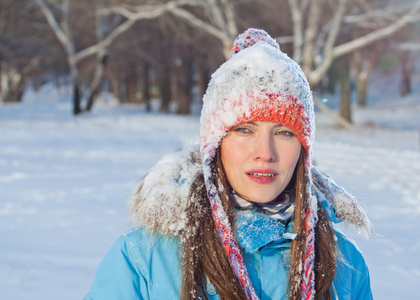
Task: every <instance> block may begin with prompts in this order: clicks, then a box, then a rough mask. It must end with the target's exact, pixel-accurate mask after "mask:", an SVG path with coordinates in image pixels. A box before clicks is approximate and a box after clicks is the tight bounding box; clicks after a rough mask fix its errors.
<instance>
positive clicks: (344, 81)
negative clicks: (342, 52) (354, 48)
mask: <svg viewBox="0 0 420 300" xmlns="http://www.w3.org/2000/svg"><path fill="white" fill-rule="evenodd" d="M338 68H339V70H338V73H339V76H340V116H341V117H342V118H343V119H345V120H346V121H348V122H350V123H353V122H352V118H351V109H350V104H351V85H350V64H349V59H348V57H347V56H345V57H343V58H342V59H341V60H340V63H339V64H338Z"/></svg>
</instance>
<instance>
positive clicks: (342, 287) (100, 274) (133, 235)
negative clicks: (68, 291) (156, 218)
mask: <svg viewBox="0 0 420 300" xmlns="http://www.w3.org/2000/svg"><path fill="white" fill-rule="evenodd" d="M247 214H248V215H245V216H244V215H243V214H242V215H239V216H237V217H236V225H237V232H238V240H239V243H240V245H241V250H242V251H243V253H244V256H245V262H246V267H247V270H248V272H249V275H250V278H251V281H252V283H253V285H254V288H255V289H256V293H257V295H258V296H259V297H260V299H262V300H263V299H287V288H286V286H287V280H288V279H287V276H288V268H289V265H290V245H291V239H292V238H293V234H291V233H292V231H293V223H290V224H289V225H288V226H287V227H286V228H285V227H284V225H282V224H281V223H280V222H279V221H277V220H274V219H272V218H270V217H267V216H265V215H262V214H260V213H257V212H248V213H247ZM253 228H259V230H253ZM264 231H265V233H264V234H261V232H264ZM336 236H337V242H338V246H339V248H340V251H341V254H342V258H341V259H340V260H339V262H338V268H337V274H336V277H335V279H334V284H333V287H332V289H331V294H332V299H340V300H350V299H353V300H356V299H357V300H364V299H372V293H371V289H370V280H369V272H368V268H367V266H366V264H365V261H364V259H363V257H362V255H361V253H360V251H359V250H358V249H357V247H356V246H355V244H354V243H353V242H352V241H350V240H349V239H348V238H346V237H345V236H344V235H343V234H342V233H340V232H338V231H336ZM180 285H181V275H180V265H179V243H178V240H177V239H176V238H167V237H164V236H162V235H152V234H151V233H150V232H149V231H148V230H147V229H144V228H137V229H134V230H132V231H130V232H129V233H127V234H126V235H124V236H122V237H120V238H119V239H118V240H117V242H116V243H115V244H114V245H113V246H112V248H111V250H110V251H109V252H108V254H107V255H106V256H105V258H104V259H103V261H102V262H101V263H100V265H99V267H98V270H97V273H96V277H95V280H94V282H93V284H92V287H91V289H90V291H89V293H88V295H87V296H86V297H85V300H88V299H96V300H99V299H101V300H106V299H127V300H128V299H179V293H180ZM207 294H208V297H209V299H219V297H218V295H217V293H216V290H215V288H214V286H213V285H212V284H211V283H208V284H207Z"/></svg>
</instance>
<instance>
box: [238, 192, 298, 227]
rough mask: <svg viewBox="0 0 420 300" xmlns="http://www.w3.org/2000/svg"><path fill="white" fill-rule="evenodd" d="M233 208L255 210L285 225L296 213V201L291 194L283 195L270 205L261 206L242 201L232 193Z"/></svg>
mask: <svg viewBox="0 0 420 300" xmlns="http://www.w3.org/2000/svg"><path fill="white" fill-rule="evenodd" d="M232 196H233V197H232V198H233V207H234V208H235V209H237V210H239V211H244V210H254V211H257V212H259V213H262V214H264V215H267V216H269V217H271V218H273V219H276V220H279V221H280V222H282V223H283V224H284V225H287V223H288V222H289V221H290V220H291V219H292V216H293V213H294V211H295V205H294V199H293V197H292V196H291V195H290V194H289V193H285V192H284V193H281V194H280V195H279V196H278V197H277V198H276V199H274V200H273V201H271V202H269V203H265V204H259V203H254V202H250V201H247V200H245V199H242V198H241V197H240V196H238V194H236V193H235V191H232Z"/></svg>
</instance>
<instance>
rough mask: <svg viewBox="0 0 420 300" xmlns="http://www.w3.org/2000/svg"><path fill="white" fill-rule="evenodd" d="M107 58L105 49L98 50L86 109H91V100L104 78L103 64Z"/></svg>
mask: <svg viewBox="0 0 420 300" xmlns="http://www.w3.org/2000/svg"><path fill="white" fill-rule="evenodd" d="M107 58H108V54H107V52H106V51H105V50H104V51H99V52H98V54H97V56H96V68H95V74H94V76H93V80H92V82H91V84H90V87H89V90H90V94H89V97H88V103H87V106H86V110H88V111H90V110H91V109H92V106H93V102H94V101H95V99H96V97H97V96H98V94H99V89H100V86H101V83H102V79H103V78H104V74H105V66H106V61H107Z"/></svg>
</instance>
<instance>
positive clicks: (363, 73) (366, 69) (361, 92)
mask: <svg viewBox="0 0 420 300" xmlns="http://www.w3.org/2000/svg"><path fill="white" fill-rule="evenodd" d="M353 61H354V66H355V68H354V69H355V73H356V87H357V105H358V106H360V107H364V106H366V97H367V90H368V83H369V78H370V74H371V73H372V69H373V60H372V58H371V57H366V56H363V55H362V53H361V52H360V51H356V52H355V53H354V55H353Z"/></svg>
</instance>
